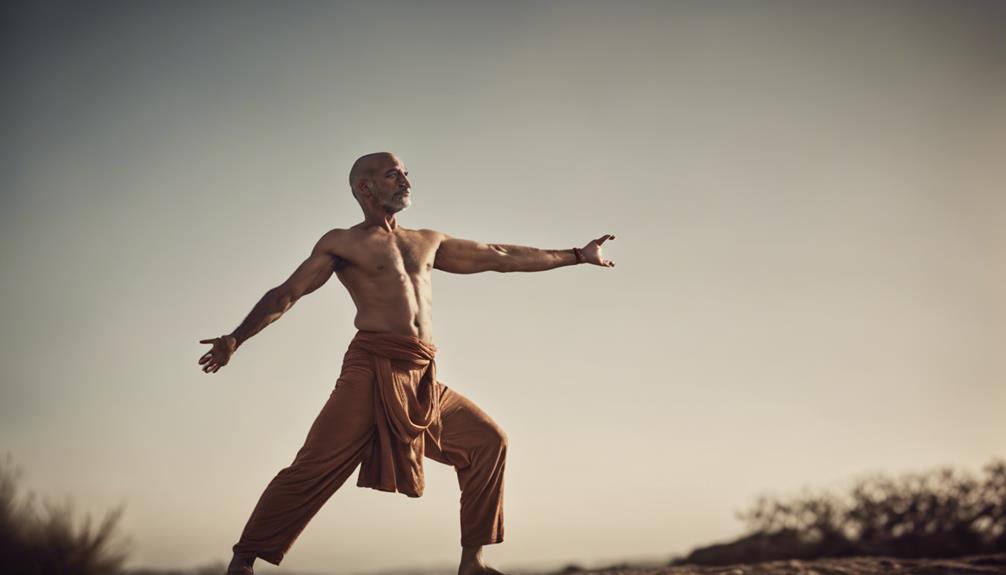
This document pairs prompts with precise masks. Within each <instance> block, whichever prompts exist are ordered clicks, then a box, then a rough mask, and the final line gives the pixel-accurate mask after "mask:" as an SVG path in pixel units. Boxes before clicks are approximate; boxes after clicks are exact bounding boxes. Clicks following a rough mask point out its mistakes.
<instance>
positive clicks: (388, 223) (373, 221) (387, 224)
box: [363, 208, 398, 232]
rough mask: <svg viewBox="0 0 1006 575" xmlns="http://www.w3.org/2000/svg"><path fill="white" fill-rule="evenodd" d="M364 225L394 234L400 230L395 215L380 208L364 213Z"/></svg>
mask: <svg viewBox="0 0 1006 575" xmlns="http://www.w3.org/2000/svg"><path fill="white" fill-rule="evenodd" d="M364 216H365V217H364V219H363V225H364V226H365V227H368V228H372V227H380V228H381V229H383V230H385V231H388V232H393V231H395V229H397V228H398V220H396V219H395V213H394V212H393V213H390V214H389V213H387V212H385V211H384V210H381V209H380V208H378V209H377V210H367V211H365V212H364Z"/></svg>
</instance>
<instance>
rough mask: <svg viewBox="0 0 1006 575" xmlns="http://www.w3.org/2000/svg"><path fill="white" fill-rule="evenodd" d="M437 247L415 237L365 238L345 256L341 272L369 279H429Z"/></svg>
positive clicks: (412, 234) (426, 239) (423, 238)
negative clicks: (408, 277) (402, 277)
mask: <svg viewBox="0 0 1006 575" xmlns="http://www.w3.org/2000/svg"><path fill="white" fill-rule="evenodd" d="M436 247H437V246H436V244H435V242H433V241H430V239H428V238H426V237H423V236H422V235H421V234H418V233H401V234H387V235H384V236H365V237H363V238H361V239H360V241H359V242H357V243H356V244H355V245H354V247H353V249H352V250H351V252H350V254H348V255H349V256H350V257H349V261H348V262H347V263H348V264H350V265H348V266H345V267H344V269H343V270H342V271H344V272H349V273H351V274H361V275H364V276H368V277H369V278H372V279H378V278H381V277H392V278H395V277H400V276H401V275H403V274H404V275H406V276H413V277H415V276H429V274H430V273H431V271H432V269H433V260H434V258H435V257H436Z"/></svg>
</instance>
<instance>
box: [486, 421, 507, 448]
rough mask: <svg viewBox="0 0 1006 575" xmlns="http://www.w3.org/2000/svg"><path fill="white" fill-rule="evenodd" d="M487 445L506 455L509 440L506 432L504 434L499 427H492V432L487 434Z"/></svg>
mask: <svg viewBox="0 0 1006 575" xmlns="http://www.w3.org/2000/svg"><path fill="white" fill-rule="evenodd" d="M487 443H488V444H489V445H490V446H491V447H492V448H493V449H495V450H496V451H499V452H500V453H506V449H507V445H508V444H509V443H510V438H509V437H507V434H506V432H504V431H503V429H502V428H501V427H499V426H498V425H495V426H493V427H492V432H491V433H490V434H489V440H487Z"/></svg>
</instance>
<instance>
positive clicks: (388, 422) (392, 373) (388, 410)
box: [349, 330, 442, 497]
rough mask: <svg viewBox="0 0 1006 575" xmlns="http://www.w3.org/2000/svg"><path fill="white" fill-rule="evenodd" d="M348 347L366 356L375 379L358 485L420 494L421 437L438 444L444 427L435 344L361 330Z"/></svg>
mask: <svg viewBox="0 0 1006 575" xmlns="http://www.w3.org/2000/svg"><path fill="white" fill-rule="evenodd" d="M349 351H350V352H351V353H361V354H367V355H369V356H370V358H371V359H372V361H373V365H374V373H375V375H376V380H377V381H376V382H375V385H374V419H375V422H376V428H377V429H376V433H374V436H373V441H372V443H371V445H370V448H369V449H368V450H367V452H366V455H365V457H364V460H363V462H362V465H361V466H360V474H359V477H358V478H357V483H356V484H357V486H358V487H369V488H372V489H378V490H381V491H391V492H395V491H397V492H400V493H404V494H405V495H407V496H409V497H420V496H422V494H423V489H424V487H425V477H424V475H423V456H424V452H425V441H426V439H432V440H433V441H435V442H436V445H437V448H438V449H439V448H440V437H441V431H442V420H441V396H440V392H441V389H440V386H438V385H435V383H436V377H437V368H436V361H435V356H436V353H437V348H436V346H435V345H433V344H432V343H428V342H425V341H423V340H421V339H419V338H418V337H415V336H407V335H400V334H393V333H387V332H371V331H364V330H360V331H358V332H357V334H356V336H355V337H354V338H353V340H352V341H351V342H350V345H349Z"/></svg>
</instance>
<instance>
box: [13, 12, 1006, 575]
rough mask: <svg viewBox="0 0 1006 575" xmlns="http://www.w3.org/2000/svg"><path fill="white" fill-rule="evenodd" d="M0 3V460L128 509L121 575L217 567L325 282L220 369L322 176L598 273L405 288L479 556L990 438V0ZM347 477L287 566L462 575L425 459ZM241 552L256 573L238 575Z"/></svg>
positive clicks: (1000, 406)
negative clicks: (365, 170)
mask: <svg viewBox="0 0 1006 575" xmlns="http://www.w3.org/2000/svg"><path fill="white" fill-rule="evenodd" d="M23 4H24V5H22V6H20V7H18V8H11V7H9V6H7V7H5V8H3V11H4V17H3V28H4V29H3V33H2V34H0V37H2V40H0V42H2V46H3V56H2V57H3V62H4V70H6V77H7V81H5V89H4V90H3V91H2V92H0V104H2V107H0V110H2V114H3V126H4V129H3V132H2V134H3V135H2V137H0V146H2V149H0V152H2V153H0V189H2V198H0V202H2V203H0V237H2V240H3V241H2V250H3V251H2V257H3V263H4V265H3V268H4V273H3V276H2V284H0V289H2V293H0V295H2V297H0V321H2V323H3V326H4V329H3V332H2V334H3V342H2V343H3V345H0V366H2V367H0V369H2V379H0V385H2V387H0V393H2V395H0V450H2V451H5V452H9V453H11V454H12V455H13V457H14V459H15V461H16V462H17V463H18V465H19V466H20V467H22V468H23V469H24V474H23V479H22V484H23V486H24V488H26V489H31V490H33V491H35V492H37V493H38V494H41V495H46V496H50V497H53V498H60V497H70V498H72V499H73V500H74V501H75V502H76V505H77V508H78V510H79V512H80V513H81V514H83V513H84V512H90V513H91V514H92V515H94V516H95V517H100V516H101V515H102V514H103V513H104V512H105V510H107V509H110V508H112V507H114V506H116V505H119V504H125V505H126V511H125V515H124V517H123V520H122V524H121V525H122V528H123V532H125V533H128V534H129V535H130V536H131V537H132V538H133V541H134V543H135V545H134V553H133V555H132V557H131V559H130V562H129V566H133V567H139V566H149V567H190V566H195V565H200V564H204V563H207V562H209V561H211V560H215V559H218V560H227V559H229V557H230V547H231V545H233V544H234V543H235V542H236V541H237V538H238V536H239V534H240V532H241V529H242V528H243V526H244V524H245V521H246V520H247V519H248V516H249V514H250V513H251V510H252V508H253V507H254V505H255V503H256V501H257V500H258V497H259V495H260V494H261V493H262V490H263V489H264V488H265V486H266V484H267V483H268V482H269V481H270V480H271V479H272V478H273V477H274V476H275V474H276V473H277V472H278V471H279V470H280V469H281V468H283V467H285V466H287V465H288V464H289V463H290V462H291V461H292V460H293V457H294V455H295V454H296V451H297V450H298V449H299V447H300V446H301V445H302V443H303V440H304V438H305V436H306V433H307V430H308V429H309V427H310V425H311V423H312V421H313V419H314V417H315V416H316V415H317V413H318V411H319V410H320V409H321V407H322V406H323V405H324V402H325V401H326V400H327V398H328V396H329V394H330V393H331V390H332V389H333V387H334V385H335V381H336V378H337V377H338V374H339V369H340V363H341V360H342V355H343V353H344V352H345V349H346V346H347V345H348V343H349V340H350V339H351V338H352V336H353V333H354V331H355V330H354V328H353V325H352V324H353V314H354V308H353V305H352V301H351V300H350V298H349V296H348V294H347V293H346V292H345V290H344V289H343V287H342V286H341V285H340V284H339V282H338V280H336V279H334V278H333V279H332V280H331V281H330V282H329V283H328V284H326V285H325V286H324V287H323V288H322V289H321V290H319V291H317V292H315V293H313V294H311V295H309V296H307V297H305V298H304V299H302V300H300V301H299V302H297V304H296V305H295V306H294V307H293V308H292V309H291V310H290V311H289V312H287V314H286V315H284V316H283V317H282V318H281V319H280V320H279V321H277V322H276V323H274V324H272V325H270V326H268V327H267V328H265V330H263V331H262V332H260V333H259V334H257V335H256V336H255V337H253V338H252V339H250V340H249V341H248V342H247V343H246V344H245V345H244V346H242V348H241V349H240V350H239V351H238V353H237V354H236V355H235V356H234V357H233V359H232V361H231V363H230V364H229V365H228V366H226V367H224V368H223V369H221V370H220V371H219V372H218V373H216V374H214V375H207V374H204V373H203V372H202V371H201V370H200V368H199V366H198V365H197V360H198V358H199V356H200V355H202V354H203V353H204V352H205V351H206V349H208V346H206V345H203V344H199V343H198V340H200V339H203V338H209V337H215V336H218V335H221V334H223V333H229V332H230V331H231V330H233V329H234V328H235V327H236V326H237V325H238V323H240V321H241V320H242V319H244V317H245V315H246V314H247V313H248V312H249V311H250V310H251V308H252V306H253V305H254V304H255V302H256V301H258V299H259V298H260V297H261V296H262V295H263V294H264V293H265V292H266V291H267V290H268V289H270V288H272V287H275V286H276V285H278V284H279V283H281V282H282V281H283V280H285V279H286V278H287V277H288V276H289V274H290V273H291V272H292V271H293V269H294V268H295V267H296V266H297V265H298V264H299V263H300V262H301V261H302V260H303V259H304V257H306V256H307V255H308V253H309V252H310V250H311V247H312V246H313V245H314V243H315V241H316V240H317V239H318V238H319V237H320V236H321V235H322V234H323V233H324V232H325V231H327V230H329V229H331V228H334V227H348V226H351V225H353V224H355V223H357V222H358V221H360V219H361V214H360V211H359V208H358V206H357V204H356V202H355V200H354V199H353V198H352V196H351V194H350V190H349V188H348V184H347V181H346V177H347V174H348V171H349V168H350V166H351V165H352V163H353V161H354V160H355V159H356V158H357V157H358V156H360V155H362V154H365V153H369V152H373V151H383V150H387V151H392V152H394V153H396V154H397V155H398V156H399V157H400V158H401V159H402V160H403V161H404V162H405V164H406V165H407V166H408V168H409V170H410V177H411V179H412V183H413V198H412V206H411V207H410V208H408V209H407V210H405V211H404V212H402V213H401V214H399V222H400V223H401V225H403V226H405V227H416V228H419V227H428V228H434V229H438V230H442V231H444V232H447V233H449V234H451V235H453V236H456V237H463V238H468V239H475V240H480V241H485V242H501V243H513V244H522V245H531V246H536V247H541V248H570V247H573V246H582V245H583V244H584V243H586V242H587V241H589V240H590V239H592V238H595V237H597V236H599V235H601V234H604V233H613V234H615V235H616V236H617V239H616V240H614V241H610V242H608V243H606V244H605V246H604V250H605V254H606V257H609V258H610V259H612V260H614V261H615V262H616V264H617V266H616V267H615V268H614V269H605V268H600V267H595V266H579V267H575V268H560V269H556V270H552V271H547V272H540V273H528V274H519V273H514V274H497V273H485V274H478V275H467V276H465V275H450V274H446V273H443V272H439V271H438V272H436V273H435V275H434V284H435V296H434V301H435V306H434V318H435V331H434V342H435V344H436V345H437V347H438V349H439V352H438V356H437V366H438V372H439V375H440V379H441V380H442V381H443V382H444V383H446V384H447V385H449V386H451V387H452V388H454V389H456V390H458V391H460V392H461V393H462V394H465V395H466V396H468V397H469V398H471V399H472V400H474V401H475V402H476V403H477V404H479V405H480V406H481V407H482V408H483V409H484V410H485V411H486V412H488V413H489V414H490V415H491V416H492V417H493V418H494V419H495V420H496V422H497V423H499V424H500V426H501V427H503V429H504V430H505V431H506V433H507V435H508V437H509V439H510V447H509V451H508V459H507V467H506V474H505V500H504V513H505V541H504V543H502V544H499V545H491V546H487V547H486V548H485V550H484V553H485V557H486V559H487V560H488V561H489V562H490V563H491V564H493V565H494V566H496V567H498V568H503V569H505V568H507V567H510V568H517V569H519V568H522V567H524V566H545V567H548V566H552V565H555V566H561V565H564V564H566V563H568V562H572V561H576V562H579V563H581V564H583V565H592V564H597V563H601V562H608V561H614V560H619V559H635V558H656V559H661V558H670V557H671V556H672V555H673V554H679V553H686V552H688V551H689V550H690V549H692V548H694V547H695V546H699V545H705V544H710V543H713V542H718V541H725V540H728V539H730V538H733V537H736V536H739V535H741V534H742V533H743V532H744V526H743V524H742V523H741V522H740V521H739V520H737V519H736V517H735V515H734V513H735V512H736V511H739V510H743V509H746V508H748V506H749V505H751V504H752V503H753V502H754V499H755V497H756V496H758V495H761V494H779V495H789V494H796V493H797V492H798V490H800V489H801V488H803V487H811V488H821V489H824V488H831V487H835V488H840V487H842V486H844V485H846V484H847V483H848V482H849V481H850V480H852V479H854V478H856V477H859V476H861V475H863V474H868V473H873V472H884V473H889V474H892V475H893V474H898V473H907V472H921V471H926V470H928V469H931V468H933V467H936V466H944V465H948V466H954V467H957V468H960V469H963V470H969V471H972V472H976V473H977V472H978V471H979V470H980V467H981V466H982V465H983V464H984V463H986V462H988V461H989V460H991V459H992V458H993V457H1003V456H1006V443H1004V438H1006V418H1004V417H1002V414H1003V413H1004V408H1006V385H1004V384H1006V349H1004V342H1006V301H1004V297H1003V296H1004V294H1006V258H1004V257H1003V256H1004V248H1006V226H1004V225H1003V222H1004V221H1006V161H1004V160H1006V153H1004V152H1006V35H1004V34H1003V33H1002V31H1003V29H1004V28H1006V4H1004V3H1001V2H920V1H911V2H883V3H878V2H865V1H864V2H781V1H780V2H746V1H745V2H741V1H738V2H702V1H694V2H681V3H672V2H617V3H616V2H558V1H556V2H529V3H519V2H506V3H503V2H500V3H489V2H479V3H475V2H456V3H443V2H424V3H418V2H402V3H371V2H368V3H363V2H360V3H354V4H339V3H322V2H283V3H272V2H264V3H251V2H240V3H239V2H212V3H181V2H172V3H168V2H164V3H155V2H122V3H107V2H106V3H87V4H81V3H70V4H67V5H59V4H50V3H23ZM425 468H426V475H427V488H426V492H425V493H424V495H423V496H422V497H421V498H419V499H409V498H407V497H406V496H404V495H401V494H397V493H385V492H378V491H374V490H370V489H362V488H358V487H356V485H355V483H356V474H355V472H354V474H353V475H352V476H351V477H350V479H349V480H347V482H346V483H345V484H344V485H343V487H342V488H341V489H340V490H339V491H337V492H336V493H335V495H333V497H332V498H331V499H330V500H329V501H328V503H327V504H326V506H325V507H323V508H322V510H321V511H320V512H319V513H318V515H317V516H316V517H315V518H314V519H313V520H312V521H311V523H309V524H308V526H307V528H306V529H305V531H304V532H303V533H302V535H301V536H300V538H299V539H298V540H297V541H296V542H295V544H294V546H293V548H292V549H291V550H290V552H289V554H288V555H287V557H286V558H285V559H284V562H283V567H282V568H281V569H280V571H281V572H282V571H283V570H284V569H285V570H315V571H319V572H328V573H335V574H339V573H356V572H367V571H376V570H383V569H394V568H406V567H414V566H435V565H447V566H454V565H456V563H457V560H458V558H459V555H460V541H459V538H460V530H459V524H458V498H459V491H458V484H457V480H456V477H455V474H454V470H453V468H450V467H447V466H443V465H441V464H438V463H437V462H435V461H432V460H427V461H426V464H425ZM259 565H261V566H263V567H267V566H268V565H267V564H266V563H264V562H261V561H260V562H259Z"/></svg>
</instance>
